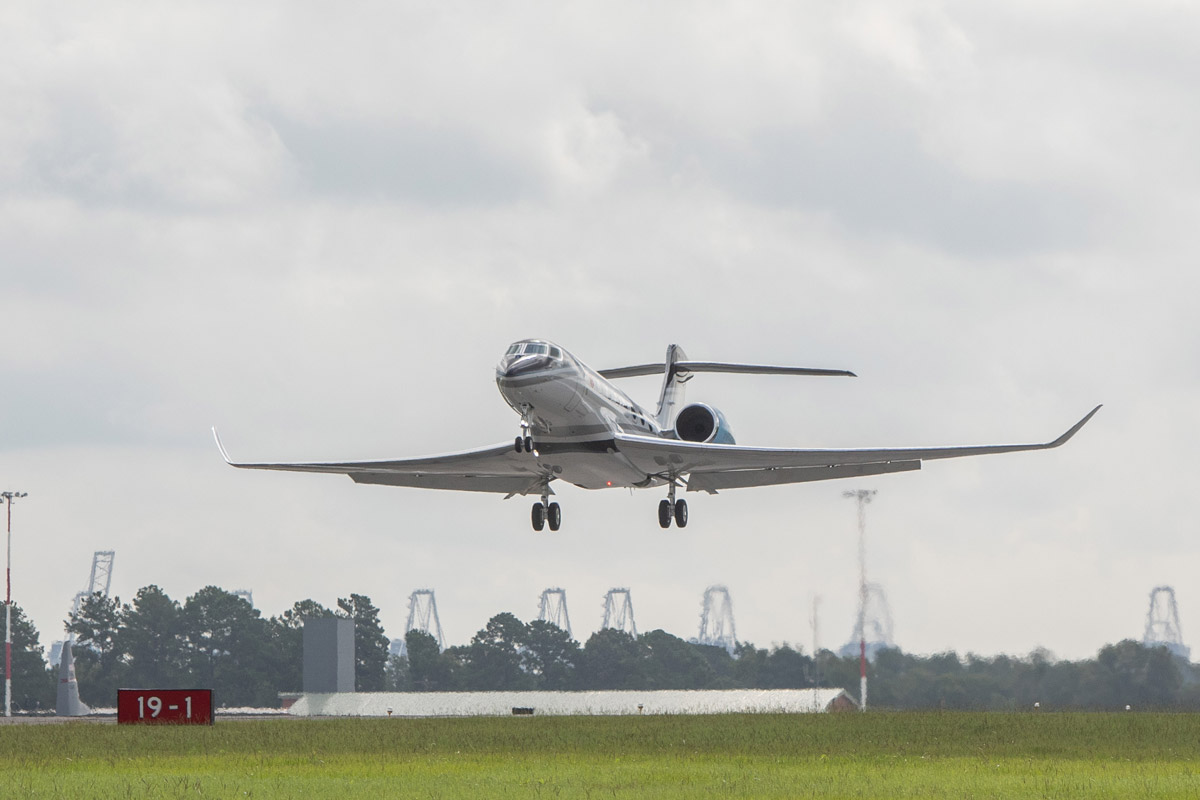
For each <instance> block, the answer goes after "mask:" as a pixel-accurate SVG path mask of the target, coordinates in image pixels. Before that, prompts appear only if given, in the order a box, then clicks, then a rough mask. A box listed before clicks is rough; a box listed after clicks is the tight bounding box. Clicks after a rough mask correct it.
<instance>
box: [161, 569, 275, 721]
mask: <svg viewBox="0 0 1200 800" xmlns="http://www.w3.org/2000/svg"><path fill="white" fill-rule="evenodd" d="M183 618H184V642H185V644H186V646H187V652H188V665H189V671H190V673H191V675H190V677H191V679H192V682H193V683H194V684H195V685H196V686H201V687H206V688H211V689H212V690H213V695H214V698H213V699H214V701H215V702H216V703H218V704H219V705H222V706H257V707H263V706H274V705H277V704H278V701H279V698H278V689H277V683H276V671H277V669H278V660H277V654H275V653H274V652H273V648H272V647H271V639H270V636H269V632H268V628H267V624H266V622H265V621H264V620H263V619H262V617H261V615H260V614H259V612H258V610H257V609H255V608H253V607H252V606H251V605H250V604H249V603H248V602H246V601H245V600H244V599H242V598H241V597H238V596H237V595H235V594H231V593H230V592H227V591H225V590H224V589H219V588H217V587H216V586H206V587H205V588H203V589H201V590H200V591H198V592H196V593H195V594H194V595H192V596H191V597H189V598H188V599H187V600H186V601H185V602H184V604H183Z"/></svg>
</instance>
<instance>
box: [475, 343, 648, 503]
mask: <svg viewBox="0 0 1200 800" xmlns="http://www.w3.org/2000/svg"><path fill="white" fill-rule="evenodd" d="M496 385H497V386H498V387H499V389H500V394H501V395H502V396H503V397H504V400H505V402H507V403H508V404H509V405H510V406H512V408H513V410H514V411H516V412H517V413H518V414H520V415H521V419H522V421H523V422H524V423H526V424H527V425H528V426H529V430H530V435H532V437H533V440H534V442H536V446H537V458H538V459H539V461H541V462H545V463H546V464H547V465H548V466H549V467H550V468H551V469H552V470H553V471H554V474H555V476H556V477H558V478H560V479H562V480H564V481H566V482H568V483H572V484H575V485H576V486H581V487H583V488H585V489H603V488H608V487H611V486H654V485H658V484H660V483H662V482H663V479H662V478H661V477H660V476H658V475H657V474H652V473H651V472H648V469H647V468H648V466H649V465H637V464H634V463H633V462H632V461H630V460H629V459H628V458H627V457H625V456H624V455H623V454H622V453H620V452H619V451H618V449H617V447H616V444H615V442H614V434H616V433H623V434H640V435H643V436H662V435H663V430H662V427H661V426H660V424H659V421H658V420H656V419H655V418H654V416H653V415H652V414H650V413H648V412H647V411H646V410H645V409H643V408H642V407H641V406H639V405H638V404H637V403H635V402H634V401H633V400H632V399H630V397H629V396H628V395H626V394H625V393H624V392H622V391H621V390H620V389H618V388H617V387H616V386H614V385H613V384H612V383H610V382H609V381H607V380H605V379H604V378H603V377H601V376H600V375H599V374H598V373H597V372H596V371H595V370H593V369H591V368H590V367H588V366H587V365H586V364H584V363H583V362H581V361H580V360H579V359H577V358H575V357H574V356H572V355H571V354H570V353H568V352H567V351H566V350H563V349H562V348H561V347H559V346H557V345H555V344H552V343H550V342H545V341H540V340H525V341H521V342H516V343H514V344H513V345H511V346H510V347H509V349H508V352H507V353H505V355H504V358H502V359H501V361H500V363H499V364H498V365H497V366H496ZM602 454H607V455H608V456H609V457H608V458H597V456H598V455H602ZM651 469H652V468H651Z"/></svg>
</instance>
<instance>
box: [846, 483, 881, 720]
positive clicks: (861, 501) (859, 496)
mask: <svg viewBox="0 0 1200 800" xmlns="http://www.w3.org/2000/svg"><path fill="white" fill-rule="evenodd" d="M874 496H875V490H874V489H855V490H854V491H852V492H842V497H851V498H853V499H854V500H855V501H857V503H858V637H859V639H858V669H859V679H858V688H859V694H860V695H861V697H862V700H861V703H860V707H861V710H863V711H866V710H867V503H869V502H871V498H872V497H874Z"/></svg>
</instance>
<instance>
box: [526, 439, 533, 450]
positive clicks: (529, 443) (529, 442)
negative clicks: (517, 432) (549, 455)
mask: <svg viewBox="0 0 1200 800" xmlns="http://www.w3.org/2000/svg"><path fill="white" fill-rule="evenodd" d="M525 452H526V453H532V452H533V437H532V436H526V437H525Z"/></svg>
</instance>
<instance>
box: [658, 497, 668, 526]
mask: <svg viewBox="0 0 1200 800" xmlns="http://www.w3.org/2000/svg"><path fill="white" fill-rule="evenodd" d="M658 524H659V525H660V526H662V527H664V528H669V527H671V501H670V500H663V501H662V502H661V503H659V504H658Z"/></svg>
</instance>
